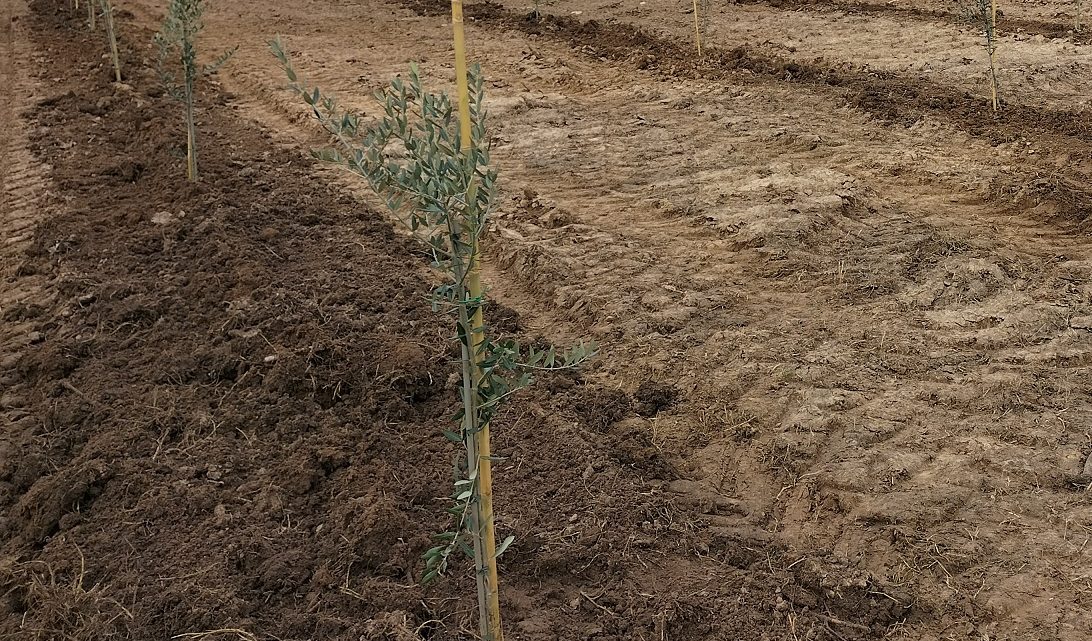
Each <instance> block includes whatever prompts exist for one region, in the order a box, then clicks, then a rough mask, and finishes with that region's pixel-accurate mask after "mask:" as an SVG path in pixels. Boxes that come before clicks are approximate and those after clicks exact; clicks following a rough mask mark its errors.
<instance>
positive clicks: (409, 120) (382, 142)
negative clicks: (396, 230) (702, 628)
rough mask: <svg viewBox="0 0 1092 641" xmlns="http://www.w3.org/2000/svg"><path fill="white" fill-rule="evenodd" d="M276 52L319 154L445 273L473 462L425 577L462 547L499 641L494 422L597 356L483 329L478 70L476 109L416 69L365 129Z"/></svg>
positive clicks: (483, 179)
mask: <svg viewBox="0 0 1092 641" xmlns="http://www.w3.org/2000/svg"><path fill="white" fill-rule="evenodd" d="M270 46H271V48H272V50H273V53H274V55H276V57H277V58H278V59H279V60H280V63H281V66H282V67H283V69H284V72H285V74H286V75H287V76H288V80H289V86H290V88H291V89H292V90H293V91H294V92H296V93H297V94H298V95H299V96H300V97H301V98H302V99H303V101H304V102H306V103H307V105H309V106H310V108H311V110H312V113H313V115H314V117H315V118H316V119H317V120H318V121H319V122H320V123H321V124H322V126H323V127H324V128H325V129H326V131H327V132H329V133H330V135H331V136H332V139H333V145H334V146H333V148H331V149H326V150H321V151H316V152H314V154H315V156H316V157H317V158H319V159H321V160H325V161H328V162H332V163H336V164H339V165H341V166H343V167H345V168H347V169H349V170H350V171H352V172H353V173H355V174H357V175H359V176H361V177H363V178H364V179H365V180H366V181H367V184H368V185H369V186H370V187H371V189H372V190H373V191H374V192H375V193H376V194H377V195H378V196H379V197H381V198H382V199H383V200H384V202H385V203H386V204H387V207H388V208H389V209H390V210H391V212H392V213H393V214H394V217H395V218H396V219H397V220H398V221H399V222H400V223H401V224H403V225H404V226H405V228H406V229H407V230H408V231H409V233H410V234H412V235H413V236H414V237H415V238H416V239H417V240H419V241H420V242H421V243H422V245H423V246H424V247H425V248H427V250H428V252H429V253H430V254H431V256H432V259H433V265H434V267H436V268H437V270H438V271H439V272H440V273H441V274H442V275H443V279H444V282H443V283H442V284H441V285H439V286H438V287H437V288H436V289H435V290H434V291H433V295H432V304H433V309H434V310H436V311H442V312H444V313H447V314H450V315H451V316H452V318H453V321H454V323H453V324H454V328H455V337H454V340H457V341H458V343H459V348H460V353H461V358H460V364H461V373H462V377H461V381H462V383H461V385H460V392H459V398H460V402H461V409H460V410H459V412H458V413H457V414H456V415H455V417H454V420H455V421H457V422H458V425H459V427H458V429H457V430H445V431H444V435H445V436H446V437H447V438H448V439H449V440H451V441H452V442H454V443H456V444H460V445H462V446H463V448H464V449H465V458H463V459H462V462H461V464H460V465H459V466H457V472H458V473H457V475H456V476H457V478H456V480H455V481H454V489H453V492H452V500H453V505H452V506H451V507H450V508H449V512H450V513H451V514H452V515H453V516H454V517H455V518H454V520H455V527H454V528H452V530H451V531H449V532H445V533H442V534H439V535H437V538H438V542H439V545H437V546H435V547H433V548H431V549H429V550H428V551H427V552H426V553H425V555H424V558H425V573H424V576H423V579H422V580H423V581H424V582H429V581H431V580H433V579H435V578H436V577H438V576H439V575H440V574H442V573H443V572H444V571H445V570H446V569H447V568H448V565H449V561H450V557H451V555H452V554H453V553H455V551H456V550H462V551H464V552H466V553H467V554H468V555H470V556H471V557H473V559H474V561H475V568H476V571H475V577H476V580H477V584H478V605H479V614H480V618H481V621H480V625H481V636H482V638H483V639H486V640H488V641H500V640H501V631H500V614H499V608H498V606H497V585H496V581H497V579H496V577H497V574H496V558H497V556H499V555H500V554H501V553H502V552H503V551H504V550H505V548H507V547H508V545H509V544H510V543H511V542H512V537H508V538H507V539H505V540H504V541H503V542H501V543H500V544H499V545H497V544H496V539H495V528H494V523H493V508H492V481H491V479H492V472H491V462H492V460H493V457H492V455H491V453H490V450H489V438H488V436H489V422H490V419H492V418H493V416H494V415H495V414H496V412H497V410H498V408H499V407H501V405H502V403H503V402H504V401H505V400H507V399H509V398H510V397H511V396H512V394H514V393H515V392H516V391H518V390H519V389H521V388H523V387H525V386H527V385H528V384H530V382H531V375H532V373H534V372H536V371H542V370H558V369H566V368H572V367H576V366H578V365H579V364H581V363H582V362H584V361H585V360H587V359H588V358H590V357H591V356H592V355H593V353H594V347H593V346H591V345H585V344H584V343H580V344H579V345H577V346H576V347H573V348H571V349H568V350H565V351H563V352H561V353H558V352H557V351H556V350H555V349H554V348H552V347H551V348H547V349H544V350H536V349H534V348H531V349H526V350H525V349H522V348H521V347H520V346H519V344H518V343H516V342H515V341H511V340H503V341H502V340H497V339H495V338H494V336H493V335H492V333H491V332H490V331H489V329H488V328H487V327H486V326H485V323H484V319H483V314H482V311H483V308H484V306H485V304H486V298H485V296H484V295H483V293H482V289H481V281H480V275H479V274H480V267H481V252H480V243H481V241H482V236H483V234H484V233H485V230H486V223H487V221H488V219H489V215H490V213H491V212H492V210H493V207H494V205H495V203H496V201H497V190H496V184H497V172H496V171H495V170H494V169H492V168H491V167H490V165H489V149H488V144H487V140H488V138H487V135H486V127H485V118H486V114H485V111H484V109H483V108H482V98H483V83H482V75H481V71H480V69H478V68H476V67H475V68H473V69H471V70H470V71H469V73H468V83H469V91H468V94H469V97H468V98H467V99H466V102H468V103H469V105H467V104H466V102H464V103H463V104H461V105H460V108H459V109H456V107H455V105H453V104H452V101H451V99H450V98H449V97H448V96H447V95H446V94H443V93H429V92H427V91H425V90H424V88H423V87H422V83H421V78H420V75H419V72H418V69H417V67H416V65H413V66H411V67H410V72H409V77H408V80H405V81H404V80H402V79H401V78H395V79H394V80H392V81H391V82H390V84H389V86H387V87H386V88H385V89H383V90H381V91H379V92H378V93H376V96H375V97H376V99H377V100H378V101H379V103H380V105H381V108H382V113H381V115H379V116H378V117H377V118H375V119H372V120H366V119H365V118H364V117H362V116H361V115H359V114H357V113H354V112H352V111H348V110H345V109H342V108H341V107H340V106H339V105H338V104H337V102H336V100H335V99H334V98H333V97H330V96H327V95H325V94H323V93H322V92H321V90H320V89H318V88H309V87H307V86H306V85H304V84H303V83H302V82H300V80H299V79H298V76H297V74H296V71H295V70H294V69H293V67H292V64H291V60H290V59H289V56H288V54H287V52H286V51H285V48H284V46H283V44H282V43H281V41H280V39H276V40H274V41H272V42H271V43H270ZM464 95H465V94H464ZM467 108H468V111H469V113H463V114H462V116H463V117H464V118H465V121H466V122H469V123H470V126H469V127H468V128H467V129H469V133H468V132H467V131H465V130H464V129H463V127H462V126H461V125H460V114H459V113H456V112H457V111H463V110H464V109H467Z"/></svg>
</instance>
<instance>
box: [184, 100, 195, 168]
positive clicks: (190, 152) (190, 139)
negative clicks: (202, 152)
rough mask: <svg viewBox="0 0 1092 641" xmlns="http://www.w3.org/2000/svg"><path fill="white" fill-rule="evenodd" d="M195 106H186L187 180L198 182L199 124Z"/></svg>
mask: <svg viewBox="0 0 1092 641" xmlns="http://www.w3.org/2000/svg"><path fill="white" fill-rule="evenodd" d="M194 120H195V116H194V113H193V106H192V105H189V104H187V105H186V178H187V179H188V180H189V181H190V182H191V183H195V182H197V123H196V122H194Z"/></svg>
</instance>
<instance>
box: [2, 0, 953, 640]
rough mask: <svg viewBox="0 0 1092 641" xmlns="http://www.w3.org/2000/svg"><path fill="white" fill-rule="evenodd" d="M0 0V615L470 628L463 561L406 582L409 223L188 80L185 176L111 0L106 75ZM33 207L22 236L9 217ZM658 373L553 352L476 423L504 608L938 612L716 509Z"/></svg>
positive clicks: (444, 399) (831, 615)
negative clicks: (619, 373) (2, 21)
mask: <svg viewBox="0 0 1092 641" xmlns="http://www.w3.org/2000/svg"><path fill="white" fill-rule="evenodd" d="M4 8H5V12H7V15H10V16H12V17H11V20H9V21H8V22H7V23H6V26H7V25H17V28H15V29H10V28H9V29H8V30H7V31H5V41H4V45H5V46H6V47H9V48H10V49H11V50H12V51H16V50H17V49H18V51H19V52H20V53H19V55H18V56H11V57H9V60H8V61H5V63H8V62H9V61H10V60H14V61H17V63H18V64H19V65H22V67H21V68H20V69H14V68H10V67H5V68H4V72H5V74H7V75H6V77H11V78H14V77H15V76H16V75H17V74H23V76H25V79H24V80H23V81H20V82H19V83H14V85H16V86H20V87H23V88H24V89H25V91H26V96H25V97H26V100H25V102H26V104H25V105H24V106H25V112H24V113H21V114H16V113H15V111H14V109H13V110H12V112H10V113H6V115H5V116H4V117H5V120H4V122H3V127H4V129H5V135H7V136H8V138H5V152H4V153H5V157H4V159H5V161H6V162H7V161H12V162H15V163H17V166H16V167H15V170H14V172H13V171H12V170H10V169H6V171H7V173H5V174H4V177H5V180H6V181H9V180H12V178H11V176H23V175H29V174H30V173H34V172H38V174H40V175H39V176H38V178H36V179H35V180H34V181H29V182H33V183H34V184H35V185H37V187H36V188H35V189H36V191H35V193H37V192H41V195H40V197H37V196H36V197H35V198H36V200H35V201H34V202H35V207H33V208H28V207H27V206H26V204H25V202H24V200H21V199H25V198H26V197H28V196H26V194H28V193H30V191H31V190H29V188H26V189H24V191H19V192H18V193H16V192H15V191H12V190H9V189H7V185H5V192H4V193H5V200H4V203H3V206H4V214H5V218H4V221H5V225H9V227H6V228H5V229H4V230H3V233H4V237H5V238H6V239H8V240H9V242H8V243H7V245H8V246H11V247H19V248H20V251H21V254H20V255H16V254H12V255H11V256H7V255H5V261H9V260H10V261H12V262H6V264H5V271H4V274H3V275H4V297H3V298H2V299H0V304H2V305H3V309H2V314H3V320H4V323H5V327H6V328H9V330H10V331H9V333H10V334H11V335H12V336H14V337H15V338H17V339H18V340H16V339H14V338H13V339H12V340H10V341H7V342H5V348H4V349H5V350H6V351H5V353H4V354H2V356H3V367H4V369H3V372H0V373H2V375H3V377H4V378H3V380H4V391H3V399H2V405H3V408H2V409H3V410H4V416H5V418H6V420H7V422H6V424H5V425H4V426H3V431H2V432H0V636H3V637H4V638H11V639H36V640H38V639H40V640H52V639H78V640H92V639H94V640H100V639H147V640H153V639H155V640H162V639H168V638H190V639H232V638H239V639H250V638H257V639H279V640H288V639H321V640H326V639H346V640H349V639H353V640H355V639H368V640H372V639H398V640H405V639H416V638H422V639H460V638H466V639H469V638H474V635H473V632H472V630H473V627H474V625H473V622H474V620H475V616H474V613H473V607H474V603H473V598H472V594H473V591H472V583H473V582H472V577H470V576H469V574H468V573H469V568H468V566H467V564H465V563H462V564H460V565H459V566H458V567H457V568H456V570H455V572H454V573H453V575H452V576H450V577H448V578H445V579H443V580H441V581H440V582H439V583H438V584H437V585H435V586H433V587H429V588H423V587H421V586H420V585H419V583H418V579H419V577H420V575H421V570H422V562H421V560H420V554H421V552H422V551H423V550H424V549H425V548H427V547H428V546H430V544H431V538H430V537H431V535H432V534H433V533H435V532H438V531H441V530H442V529H443V528H444V527H445V525H446V519H445V518H444V516H443V508H444V507H445V505H446V499H445V498H444V497H445V496H447V495H448V494H449V486H450V470H451V464H452V460H453V456H454V452H453V450H451V449H450V447H449V446H448V445H447V444H446V443H445V441H444V439H443V438H442V437H441V436H440V430H441V429H442V428H444V427H445V426H446V425H447V422H448V420H449V417H450V415H451V413H452V412H453V410H454V389H453V387H452V379H451V375H452V373H453V368H452V365H451V360H452V357H453V343H452V341H451V340H450V337H449V335H450V333H451V332H450V328H448V327H447V326H446V325H445V324H444V319H443V318H439V317H437V316H436V315H434V314H433V313H432V312H431V310H430V309H429V305H428V303H427V294H428V290H429V288H430V284H431V283H432V281H433V275H432V274H431V273H429V272H428V270H427V269H426V267H425V260H424V257H423V256H422V255H421V253H420V251H419V249H418V248H416V247H414V246H412V245H410V244H409V243H408V241H406V240H405V239H403V238H402V237H401V236H399V235H398V234H396V233H395V232H394V231H393V230H392V229H391V227H390V224H389V222H388V221H387V219H386V218H385V217H384V215H383V214H381V213H377V212H376V211H375V210H372V209H370V208H369V206H368V204H367V203H365V202H362V201H360V200H359V199H358V198H357V197H356V196H354V195H353V194H352V193H350V192H349V191H347V190H345V189H342V188H341V187H340V186H338V185H337V184H333V185H332V184H331V183H330V182H327V181H326V180H325V178H324V177H325V174H324V173H323V172H321V171H318V170H317V169H316V168H315V167H314V166H312V163H311V162H310V161H309V160H306V159H305V158H306V157H305V156H304V155H303V154H301V153H299V151H298V150H296V149H289V148H285V147H283V146H281V145H277V144H274V142H273V141H272V140H271V136H270V134H269V133H268V132H266V131H263V130H262V129H260V128H258V127H256V126H254V125H253V124H251V123H249V122H247V121H245V120H244V119H242V118H241V117H239V115H237V113H236V111H237V110H238V108H239V105H238V104H236V102H235V97H234V96H233V95H232V94H230V93H228V92H226V91H223V90H220V89H219V88H218V87H217V86H216V85H215V84H210V85H206V89H205V91H204V93H203V95H202V99H201V104H200V132H201V133H200V136H201V138H200V151H201V154H200V161H201V167H202V172H203V174H202V180H201V182H200V183H199V184H197V185H191V184H188V183H187V182H186V181H185V180H184V172H183V170H182V169H183V167H182V165H183V159H182V155H183V151H184V149H183V146H182V143H183V142H184V137H183V136H182V126H181V112H180V109H179V107H178V105H176V104H172V103H170V102H169V100H168V99H167V98H166V97H165V96H164V95H163V93H162V91H161V90H160V89H158V87H157V82H156V78H155V76H154V74H153V73H152V72H151V70H150V69H149V68H148V66H147V58H149V57H150V55H149V52H148V51H147V49H146V48H145V45H144V44H142V43H146V42H148V40H149V38H150V33H149V32H148V31H147V30H146V29H144V28H143V27H142V26H140V25H138V24H135V23H134V22H133V21H132V20H131V19H130V18H131V17H132V14H129V13H128V12H127V11H124V10H123V11H119V16H118V17H119V25H120V28H121V29H122V30H123V33H124V34H125V37H124V39H123V61H124V65H125V75H126V78H125V83H126V84H125V85H121V86H115V85H112V84H111V82H110V79H111V77H110V76H111V72H110V69H109V67H108V64H107V63H106V62H105V61H104V60H101V59H100V58H99V57H98V55H97V54H93V53H91V52H97V51H99V50H100V49H101V41H100V39H99V37H98V36H97V35H91V34H89V33H87V31H86V29H85V28H84V27H83V25H82V21H81V16H82V12H74V11H72V9H71V8H70V6H69V3H68V2H64V1H61V0H34V2H33V3H32V6H31V7H30V11H29V12H28V11H26V9H25V7H23V6H22V4H21V3H20V2H18V1H17V0H4ZM135 43H138V44H135ZM21 77H22V76H21ZM244 107H245V103H244ZM28 150H29V151H30V152H32V154H33V155H31V154H30V153H27V151H28ZM22 165H26V166H22ZM20 172H24V173H20ZM38 174H35V175H38ZM29 182H28V183H27V184H29ZM21 184H23V183H21ZM24 187H25V185H24ZM11 193H15V194H16V195H15V196H14V197H12V196H9V194H11ZM30 209H32V213H33V214H34V215H35V216H36V217H38V218H40V222H39V224H38V225H37V227H36V230H35V231H34V233H33V235H32V236H29V235H27V234H21V232H20V229H19V228H16V227H14V226H13V223H12V222H11V221H12V220H22V219H24V218H25V216H23V218H11V217H9V214H10V213H11V212H16V211H22V212H26V211H28V210H30ZM14 263H17V265H15V266H14V267H13V268H12V265H13V264H14ZM490 317H491V318H494V319H496V321H495V324H496V325H497V326H498V329H499V330H501V331H502V332H506V333H510V334H517V335H522V336H523V337H524V338H527V339H533V338H536V335H535V333H534V332H531V331H529V330H527V329H525V327H524V323H523V321H521V320H520V314H518V313H516V312H514V311H511V310H509V309H506V308H501V307H496V308H493V309H491V310H490ZM608 353H609V350H608ZM680 402H682V399H681V398H679V394H678V390H677V387H676V386H675V385H672V384H668V383H665V382H663V381H661V380H651V377H646V378H645V379H642V380H640V381H634V385H633V386H631V387H626V388H625V389H619V386H617V385H612V384H610V382H609V380H607V379H604V378H603V377H592V378H589V379H587V380H585V379H583V378H581V377H579V376H576V375H570V376H553V377H547V378H545V379H543V380H541V381H540V382H539V384H538V386H537V387H535V388H534V389H533V390H532V391H530V392H528V393H525V394H523V395H522V396H521V397H520V398H519V399H518V400H517V401H516V402H515V403H514V404H513V405H512V406H511V407H510V409H509V410H508V411H506V413H505V414H504V415H503V416H502V417H500V419H499V420H498V421H497V422H496V432H497V443H496V448H497V451H498V452H499V453H500V454H501V455H503V456H504V457H505V458H504V462H503V463H502V464H501V465H499V466H498V470H497V477H498V488H497V493H498V495H497V504H498V508H499V511H500V517H499V518H500V522H499V528H500V530H501V535H502V536H503V535H506V534H509V533H511V534H515V535H516V537H517V539H516V543H515V544H514V545H513V546H512V548H511V549H510V550H509V551H508V552H507V553H506V555H505V557H504V559H503V560H502V573H503V577H504V578H503V594H504V598H503V605H504V609H505V613H506V616H507V625H508V628H509V630H510V636H511V637H512V638H516V639H713V638H721V639H744V638H746V639H805V638H809V639H847V638H849V639H861V638H880V637H881V636H883V635H884V634H886V633H887V632H889V631H890V630H891V629H893V628H898V627H899V626H900V625H905V624H906V622H914V621H923V620H929V618H930V617H932V616H934V615H935V614H936V613H935V612H932V611H930V609H931V606H927V607H924V608H922V607H918V606H917V604H916V603H915V597H914V595H913V594H912V593H910V592H906V591H904V590H903V589H902V588H900V587H899V586H892V585H886V584H883V583H881V582H878V581H877V580H876V579H874V578H873V577H871V576H870V575H869V574H868V573H867V572H863V571H861V570H859V569H854V568H850V567H848V566H847V565H846V564H844V563H843V562H841V561H838V560H835V559H833V558H829V557H828V556H825V555H821V554H820V555H816V554H807V555H800V554H799V553H796V552H790V551H788V550H787V548H786V547H785V546H784V545H783V544H781V543H779V542H777V541H775V540H774V539H773V537H771V536H769V535H768V534H767V533H766V532H765V531H763V530H762V529H761V528H755V527H724V526H723V525H721V526H717V525H716V523H718V518H720V517H721V516H722V515H726V514H732V513H735V512H737V511H739V510H741V509H743V507H742V506H741V505H740V503H739V502H737V501H735V500H732V499H728V498H727V497H724V496H722V495H720V494H718V493H712V492H709V491H708V490H706V489H703V488H702V487H699V486H697V485H696V484H695V482H694V481H693V480H691V479H690V478H688V472H687V470H685V469H680V467H679V464H678V461H677V457H675V456H665V455H664V454H663V453H662V450H661V448H660V444H659V443H657V441H656V438H655V434H654V428H653V427H652V426H651V425H652V424H651V423H650V421H651V420H652V419H655V418H656V417H657V416H661V415H665V414H670V413H672V412H674V411H676V407H677V406H678V405H679V403H680Z"/></svg>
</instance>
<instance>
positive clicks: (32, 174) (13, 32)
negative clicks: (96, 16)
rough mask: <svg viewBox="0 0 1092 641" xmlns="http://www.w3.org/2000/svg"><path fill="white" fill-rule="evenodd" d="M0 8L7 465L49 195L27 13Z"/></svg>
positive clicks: (3, 456) (40, 283)
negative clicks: (39, 146) (35, 129)
mask: <svg viewBox="0 0 1092 641" xmlns="http://www.w3.org/2000/svg"><path fill="white" fill-rule="evenodd" d="M0 2H2V4H0V20H2V22H3V24H2V26H0V83H2V84H3V86H4V87H5V88H6V89H7V91H9V92H10V93H9V94H8V95H9V96H10V99H8V98H5V99H4V100H3V101H0V239H2V243H0V320H2V323H0V422H2V423H3V424H4V425H5V426H6V428H5V429H4V430H3V431H0V461H13V460H15V458H16V452H18V451H19V449H20V448H19V443H20V442H21V440H22V439H23V438H24V436H25V435H26V434H29V432H30V430H31V429H33V427H34V419H33V418H32V417H31V416H30V414H29V411H28V408H27V403H26V399H25V398H24V396H23V394H22V389H21V385H20V384H19V383H18V376H17V374H16V365H17V363H18V362H19V359H20V358H21V356H22V354H23V353H24V351H25V350H26V348H27V347H28V346H29V345H30V344H31V343H33V342H35V341H37V340H38V339H39V335H38V334H37V333H36V332H34V331H33V330H34V326H35V325H36V323H37V321H36V320H34V317H35V315H36V312H37V310H41V309H45V308H46V306H47V305H48V304H49V302H50V300H51V297H50V295H49V294H48V293H47V291H46V289H45V284H44V279H43V278H42V277H41V276H40V275H37V274H27V273H24V272H23V270H22V263H23V260H22V258H23V256H24V253H25V251H26V249H27V248H28V247H29V246H30V244H31V243H32V241H33V237H34V230H35V228H36V226H37V224H38V222H39V221H40V220H41V217H42V205H43V202H44V198H45V195H46V192H47V186H46V178H45V175H44V172H43V169H42V166H41V165H40V164H39V163H38V162H37V161H36V160H35V159H34V157H33V155H32V154H31V151H30V149H29V140H28V130H29V127H30V123H29V122H28V121H27V120H26V119H25V117H24V116H22V115H21V114H22V112H23V111H24V110H25V109H27V108H28V107H29V106H30V105H31V103H32V96H33V93H34V82H33V80H32V79H31V78H30V77H29V73H28V70H29V69H30V68H31V65H32V64H33V62H34V54H33V51H32V49H31V45H30V44H29V40H28V39H27V38H26V37H24V34H23V29H22V25H23V24H25V23H24V18H25V16H26V15H27V7H26V5H25V3H24V2H23V1H22V0H0Z"/></svg>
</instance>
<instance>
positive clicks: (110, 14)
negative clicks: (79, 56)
mask: <svg viewBox="0 0 1092 641" xmlns="http://www.w3.org/2000/svg"><path fill="white" fill-rule="evenodd" d="M88 2H93V0H88ZM101 2H102V18H103V22H105V23H106V38H107V40H108V42H109V44H110V60H111V61H112V62H113V63H114V81H115V82H121V61H120V60H119V59H118V37H117V34H116V33H115V32H114V6H113V3H111V2H110V0H101Z"/></svg>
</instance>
